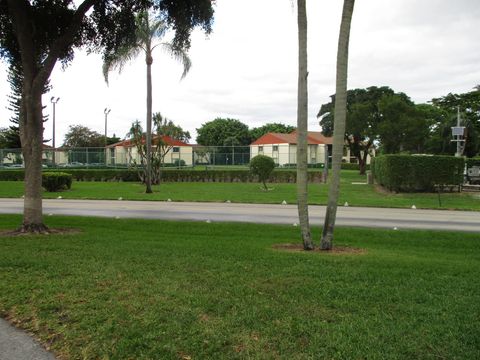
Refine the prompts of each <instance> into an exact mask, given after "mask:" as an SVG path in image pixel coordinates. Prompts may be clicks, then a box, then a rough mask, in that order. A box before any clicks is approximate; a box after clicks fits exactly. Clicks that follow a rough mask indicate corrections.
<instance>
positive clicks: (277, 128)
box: [250, 123, 296, 141]
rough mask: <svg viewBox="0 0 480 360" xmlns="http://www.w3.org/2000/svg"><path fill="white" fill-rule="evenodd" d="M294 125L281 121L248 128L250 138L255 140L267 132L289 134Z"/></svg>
mask: <svg viewBox="0 0 480 360" xmlns="http://www.w3.org/2000/svg"><path fill="white" fill-rule="evenodd" d="M295 129H296V128H295V126H291V125H285V124H282V123H268V124H265V125H263V126H260V127H256V128H253V129H252V130H250V138H251V140H252V141H255V140H257V139H259V138H260V137H262V136H263V135H265V134H268V133H271V132H272V133H280V134H290V133H291V132H293V131H294V130H295Z"/></svg>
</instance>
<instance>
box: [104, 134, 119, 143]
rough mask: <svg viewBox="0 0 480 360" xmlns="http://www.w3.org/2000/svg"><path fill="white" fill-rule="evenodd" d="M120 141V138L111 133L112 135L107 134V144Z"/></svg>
mask: <svg viewBox="0 0 480 360" xmlns="http://www.w3.org/2000/svg"><path fill="white" fill-rule="evenodd" d="M119 141H120V138H119V137H118V136H116V135H115V134H113V136H107V145H112V144H115V143H117V142H119Z"/></svg>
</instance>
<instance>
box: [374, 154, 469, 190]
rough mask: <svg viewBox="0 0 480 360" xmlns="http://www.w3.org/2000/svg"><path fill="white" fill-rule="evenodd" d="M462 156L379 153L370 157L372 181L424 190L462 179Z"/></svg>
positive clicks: (385, 185) (389, 187) (449, 184)
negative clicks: (372, 159) (379, 154)
mask: <svg viewBox="0 0 480 360" xmlns="http://www.w3.org/2000/svg"><path fill="white" fill-rule="evenodd" d="M464 167H465V161H464V159H463V158H457V157H453V156H411V155H383V156H378V157H376V158H375V159H374V161H373V165H372V171H373V175H374V178H375V180H376V182H377V183H378V184H380V185H382V186H384V187H386V188H387V189H389V190H391V191H397V192H427V191H434V190H435V188H436V186H452V185H454V186H460V185H461V184H462V183H463V170H464Z"/></svg>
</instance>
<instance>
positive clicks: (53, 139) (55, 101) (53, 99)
mask: <svg viewBox="0 0 480 360" xmlns="http://www.w3.org/2000/svg"><path fill="white" fill-rule="evenodd" d="M59 100H60V98H59V97H57V98H55V96H52V97H51V98H50V102H51V103H52V105H53V135H52V147H53V154H52V165H53V166H55V105H56V104H57V103H58V101H59Z"/></svg>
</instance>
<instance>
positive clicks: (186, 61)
mask: <svg viewBox="0 0 480 360" xmlns="http://www.w3.org/2000/svg"><path fill="white" fill-rule="evenodd" d="M159 45H161V46H162V49H163V50H164V51H165V52H167V53H168V54H169V55H170V56H172V57H173V58H174V59H175V60H177V61H179V62H181V63H182V65H183V73H182V76H181V78H180V80H183V79H184V78H185V76H187V74H188V72H189V71H190V68H191V67H192V60H190V57H189V56H188V53H187V52H186V51H184V50H179V49H177V48H175V47H174V46H173V44H171V43H161V44H159Z"/></svg>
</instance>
